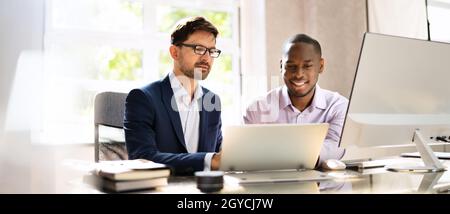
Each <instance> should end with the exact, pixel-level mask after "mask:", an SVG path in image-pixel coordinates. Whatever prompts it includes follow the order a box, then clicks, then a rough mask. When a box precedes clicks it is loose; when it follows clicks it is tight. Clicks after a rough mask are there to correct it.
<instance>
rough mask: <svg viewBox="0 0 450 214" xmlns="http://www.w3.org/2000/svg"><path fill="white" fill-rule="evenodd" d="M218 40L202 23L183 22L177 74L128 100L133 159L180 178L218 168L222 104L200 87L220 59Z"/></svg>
mask: <svg viewBox="0 0 450 214" xmlns="http://www.w3.org/2000/svg"><path fill="white" fill-rule="evenodd" d="M217 34H218V31H217V29H216V27H214V26H213V25H212V24H211V23H210V22H209V21H207V20H206V19H204V18H203V17H195V18H189V19H185V20H182V21H181V22H180V23H179V24H178V25H177V27H176V29H175V30H174V32H173V33H172V35H171V46H170V49H169V51H170V55H171V57H172V59H173V62H174V65H173V71H171V72H169V74H168V75H167V76H166V77H165V78H164V79H162V80H160V81H156V82H153V83H151V84H149V85H147V86H144V87H142V88H139V89H134V90H132V91H131V92H130V93H129V94H128V97H127V99H126V104H125V118H124V129H125V139H126V145H127V150H128V155H129V158H130V159H138V158H143V159H147V160H151V161H154V162H158V163H164V164H167V165H169V166H170V167H172V169H174V171H175V173H176V174H186V173H187V174H191V173H193V172H194V171H202V170H216V169H218V168H219V164H220V153H219V152H220V148H221V143H222V131H221V126H222V123H221V118H220V99H219V97H218V96H217V95H215V94H214V93H212V92H211V91H209V90H208V89H206V88H203V87H201V86H200V85H199V84H198V80H204V79H206V77H207V76H208V74H209V72H210V69H211V66H212V64H213V62H214V58H217V57H219V55H220V52H221V51H220V50H219V49H217V48H216V46H215V45H216V37H217Z"/></svg>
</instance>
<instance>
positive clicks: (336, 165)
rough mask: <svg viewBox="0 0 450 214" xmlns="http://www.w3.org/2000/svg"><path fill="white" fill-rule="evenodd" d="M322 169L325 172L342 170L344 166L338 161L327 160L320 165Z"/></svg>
mask: <svg viewBox="0 0 450 214" xmlns="http://www.w3.org/2000/svg"><path fill="white" fill-rule="evenodd" d="M322 168H323V169H325V170H344V169H345V168H346V165H345V163H344V162H342V161H340V160H336V159H328V160H325V161H324V162H323V163H322Z"/></svg>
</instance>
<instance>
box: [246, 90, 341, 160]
mask: <svg viewBox="0 0 450 214" xmlns="http://www.w3.org/2000/svg"><path fill="white" fill-rule="evenodd" d="M347 106H348V99H347V98H345V97H343V96H342V95H340V94H338V93H337V92H332V91H329V90H325V89H322V88H320V87H319V85H316V90H315V92H314V97H313V100H312V102H311V105H310V106H308V107H307V108H306V109H305V110H303V111H299V110H298V109H297V108H295V107H294V105H293V104H292V102H291V99H290V98H289V95H288V91H287V87H286V86H282V87H278V88H276V89H273V90H271V91H269V92H268V93H267V94H266V95H265V96H264V97H260V98H259V99H257V100H256V101H254V102H253V103H252V104H250V105H249V107H248V108H247V110H246V112H245V115H244V118H243V119H244V122H245V123H246V124H257V123H329V124H330V128H329V129H328V133H327V136H326V138H325V142H324V144H323V146H322V149H321V151H320V160H319V161H320V162H322V161H323V160H327V159H341V158H342V156H343V155H344V149H342V148H340V147H339V140H340V137H341V131H342V127H343V124H344V120H345V114H346V111H347Z"/></svg>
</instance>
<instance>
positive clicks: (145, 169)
mask: <svg viewBox="0 0 450 214" xmlns="http://www.w3.org/2000/svg"><path fill="white" fill-rule="evenodd" d="M96 175H97V177H98V178H99V179H98V182H97V185H99V186H100V187H101V188H102V189H104V190H108V191H113V192H123V191H132V190H142V189H151V188H156V187H160V186H165V185H167V180H168V177H169V175H170V169H169V168H168V167H167V166H166V165H164V164H159V163H154V162H152V161H148V160H144V159H137V160H120V161H102V162H100V163H99V164H98V166H97V170H96Z"/></svg>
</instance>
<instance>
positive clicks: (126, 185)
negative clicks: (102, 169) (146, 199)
mask: <svg viewBox="0 0 450 214" xmlns="http://www.w3.org/2000/svg"><path fill="white" fill-rule="evenodd" d="M167 180H168V178H167V177H162V178H153V179H143V180H131V181H113V180H109V179H106V178H102V179H101V187H102V188H103V189H105V190H109V191H114V192H123V191H131V190H141V189H151V188H156V187H160V186H166V185H167Z"/></svg>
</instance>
